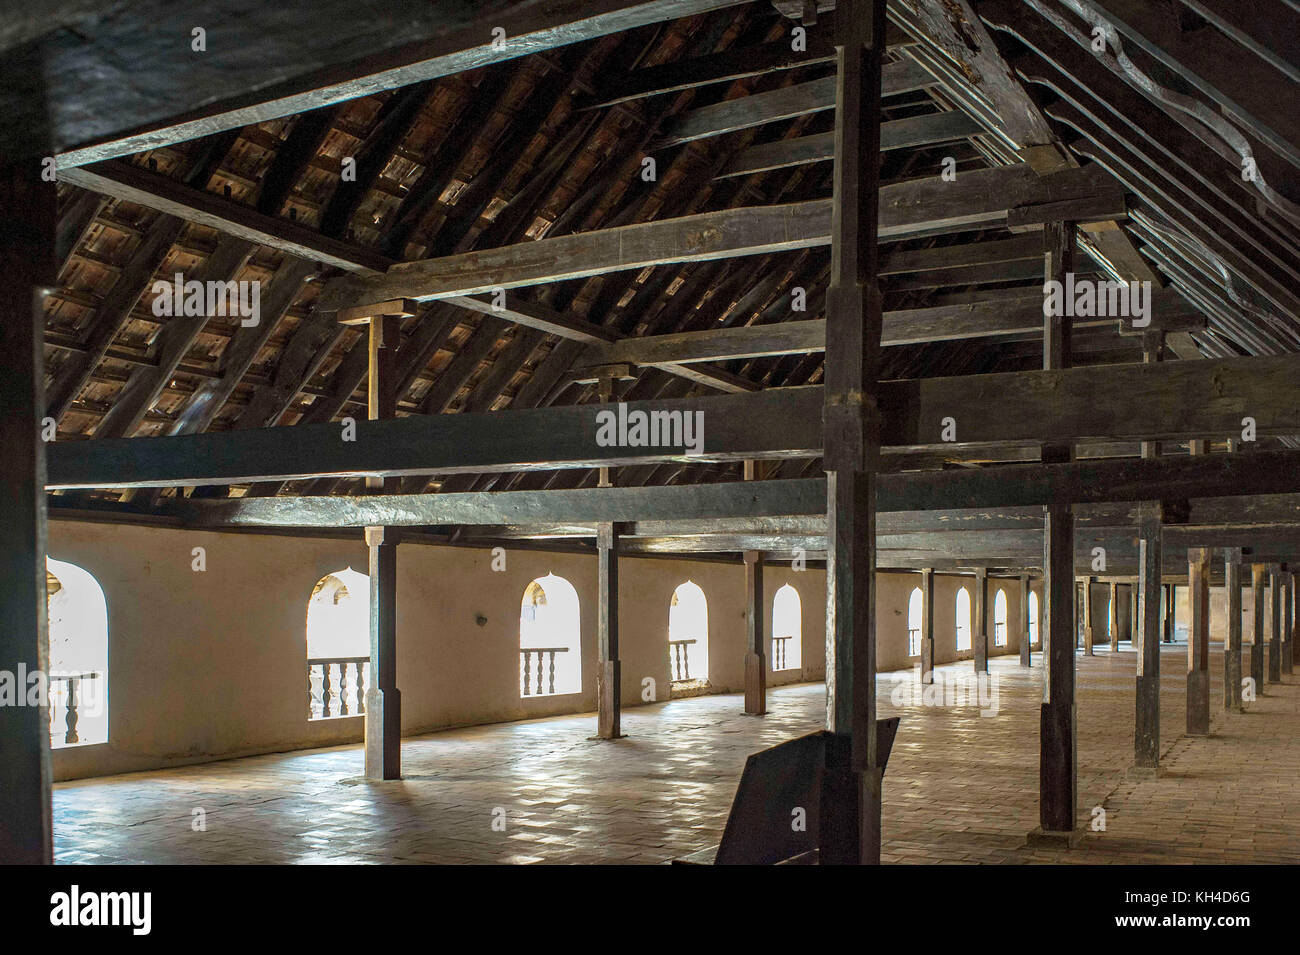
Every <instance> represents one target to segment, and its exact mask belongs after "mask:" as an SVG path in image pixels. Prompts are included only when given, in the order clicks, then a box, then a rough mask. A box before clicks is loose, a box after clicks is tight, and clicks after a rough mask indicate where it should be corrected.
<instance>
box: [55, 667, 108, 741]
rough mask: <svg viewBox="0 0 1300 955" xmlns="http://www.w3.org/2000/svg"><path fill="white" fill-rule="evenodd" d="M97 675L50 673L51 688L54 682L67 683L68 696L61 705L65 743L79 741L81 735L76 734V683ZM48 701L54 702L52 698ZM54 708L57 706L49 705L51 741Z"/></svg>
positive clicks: (97, 675) (77, 716)
mask: <svg viewBox="0 0 1300 955" xmlns="http://www.w3.org/2000/svg"><path fill="white" fill-rule="evenodd" d="M99 676H100V675H99V674H98V673H68V674H59V675H57V676H56V675H55V674H50V689H51V690H53V689H54V684H55V683H66V684H68V698H67V701H66V702H65V704H64V707H63V725H64V729H65V732H64V734H63V742H64V743H65V744H68V745H71V744H72V743H79V742H81V737H79V736H78V735H77V721H78V720H79V718H80V717H79V715H78V713H77V684H78V683H81V682H82V681H83V680H98V679H99ZM52 696H53V694H51V697H52ZM50 702H51V704H53V702H54V701H53V699H51V701H50ZM56 710H57V707H55V706H53V705H51V706H50V741H51V742H53V741H54V715H55V711H56Z"/></svg>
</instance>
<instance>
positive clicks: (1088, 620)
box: [1083, 577, 1094, 656]
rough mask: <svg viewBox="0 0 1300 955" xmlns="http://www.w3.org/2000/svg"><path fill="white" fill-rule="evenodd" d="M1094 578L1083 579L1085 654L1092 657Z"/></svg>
mask: <svg viewBox="0 0 1300 955" xmlns="http://www.w3.org/2000/svg"><path fill="white" fill-rule="evenodd" d="M1092 621H1093V606H1092V578H1091V577H1085V578H1083V652H1084V653H1086V654H1087V655H1088V656H1092V647H1093V639H1094V637H1093V629H1092Z"/></svg>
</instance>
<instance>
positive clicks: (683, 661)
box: [668, 640, 695, 683]
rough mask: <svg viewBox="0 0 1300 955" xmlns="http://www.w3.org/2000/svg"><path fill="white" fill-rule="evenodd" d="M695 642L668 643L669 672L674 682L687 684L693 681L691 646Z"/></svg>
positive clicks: (678, 641) (675, 641) (674, 641)
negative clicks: (690, 680) (688, 681)
mask: <svg viewBox="0 0 1300 955" xmlns="http://www.w3.org/2000/svg"><path fill="white" fill-rule="evenodd" d="M693 643H695V641H694V640H669V641H668V672H669V673H671V674H672V682H674V683H685V682H686V681H687V680H689V679H691V645H692V644H693Z"/></svg>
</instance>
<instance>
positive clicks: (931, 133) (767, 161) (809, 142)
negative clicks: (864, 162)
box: [717, 110, 984, 179]
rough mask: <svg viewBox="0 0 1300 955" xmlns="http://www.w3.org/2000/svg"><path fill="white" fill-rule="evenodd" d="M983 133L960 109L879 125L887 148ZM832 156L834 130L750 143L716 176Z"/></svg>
mask: <svg viewBox="0 0 1300 955" xmlns="http://www.w3.org/2000/svg"><path fill="white" fill-rule="evenodd" d="M983 132H984V127H982V126H981V125H980V124H979V123H978V122H976V121H975V120H973V119H971V118H970V117H969V116H968V115H966V114H965V113H963V112H962V111H961V110H951V111H949V112H943V113H930V114H928V115H924V116H909V117H907V118H906V119H896V120H893V121H892V122H888V123H882V124H881V126H880V148H881V149H882V150H890V149H910V148H912V147H915V146H933V145H937V144H938V143H945V142H950V141H952V140H955V139H965V138H966V137H967V136H978V135H979V134H981V133H983ZM834 158H835V134H834V133H833V132H830V133H817V134H815V135H812V136H800V137H798V138H796V139H778V140H775V141H774V142H770V143H760V144H758V145H756V146H750V147H749V148H748V149H746V150H744V151H743V152H741V153H740V154H739V155H737V156H736V158H734V159H733V160H731V162H729V163H728V164H727V167H726V169H724V170H723V171H722V172H721V173H719V174H718V177H717V178H719V179H726V178H728V177H730V176H748V175H753V174H754V173H760V172H770V171H771V170H773V169H786V168H788V167H790V166H803V165H807V164H808V163H815V162H825V161H827V160H830V159H834Z"/></svg>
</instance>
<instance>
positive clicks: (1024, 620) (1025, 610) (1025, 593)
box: [1020, 574, 1032, 667]
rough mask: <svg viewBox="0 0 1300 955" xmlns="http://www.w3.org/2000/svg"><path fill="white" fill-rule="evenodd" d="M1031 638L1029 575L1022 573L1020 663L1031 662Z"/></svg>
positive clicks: (1028, 663) (1024, 664) (1027, 663)
mask: <svg viewBox="0 0 1300 955" xmlns="http://www.w3.org/2000/svg"><path fill="white" fill-rule="evenodd" d="M1031 642H1032V641H1031V638H1030V633H1029V576H1028V575H1027V574H1021V575H1020V665H1021V666H1022V667H1027V666H1029V665H1030V662H1031V656H1030V654H1031V651H1032V646H1031Z"/></svg>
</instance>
